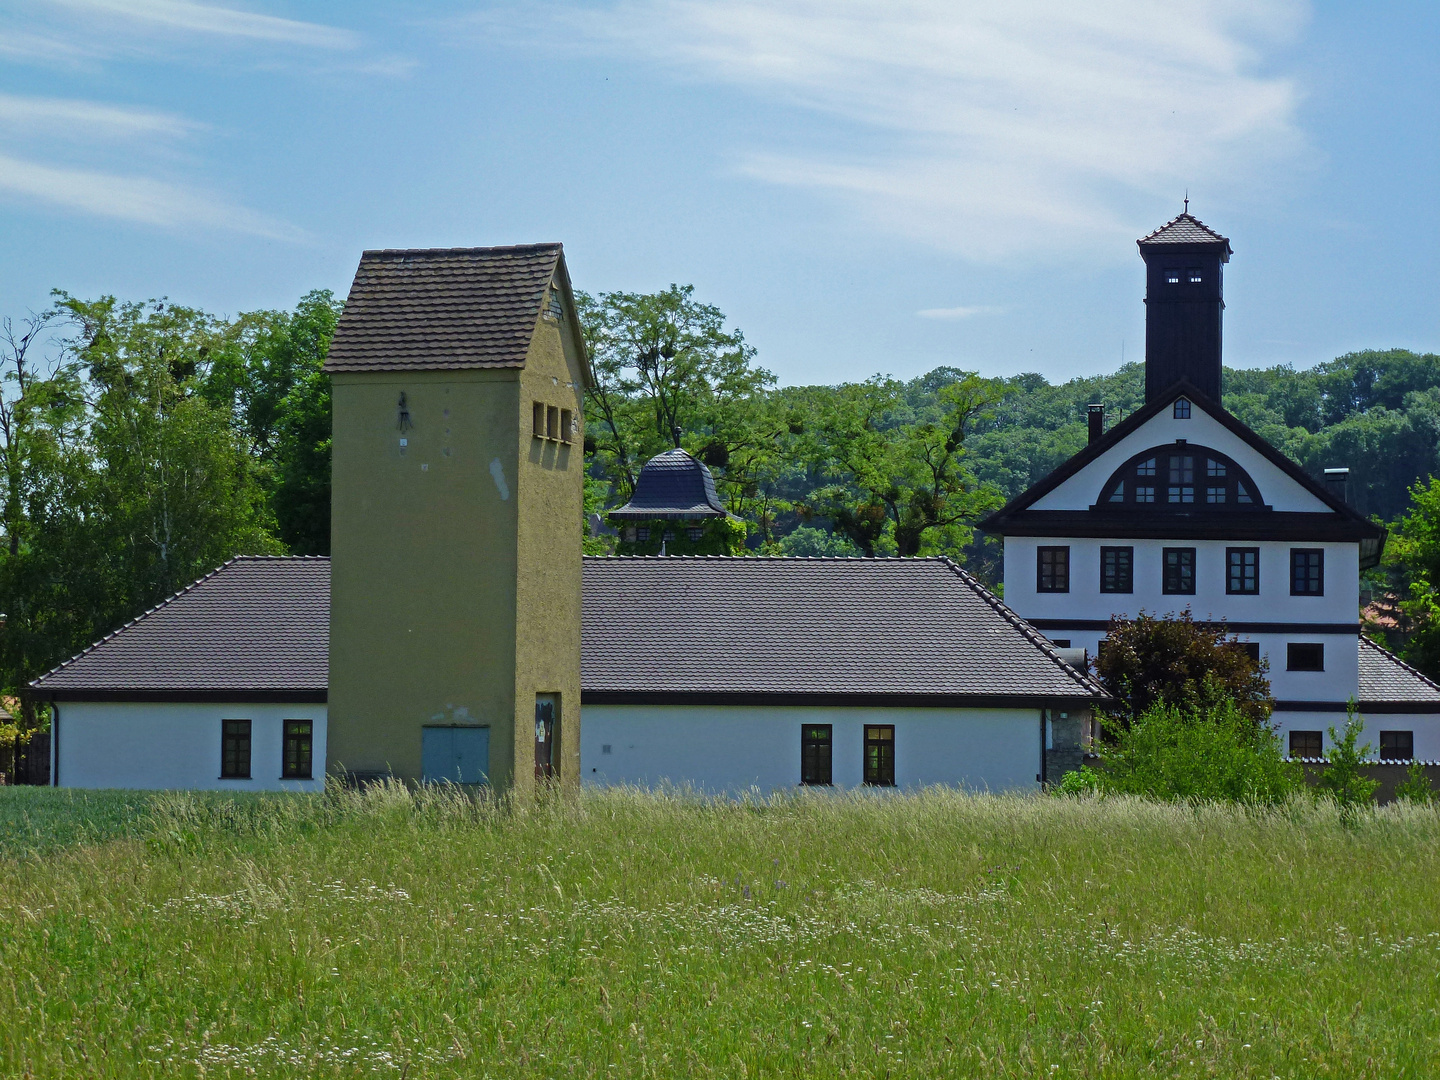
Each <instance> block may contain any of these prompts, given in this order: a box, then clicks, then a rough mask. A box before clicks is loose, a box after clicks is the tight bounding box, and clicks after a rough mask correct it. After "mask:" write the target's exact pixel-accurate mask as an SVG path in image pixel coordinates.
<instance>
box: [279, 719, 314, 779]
mask: <svg viewBox="0 0 1440 1080" xmlns="http://www.w3.org/2000/svg"><path fill="white" fill-rule="evenodd" d="M314 732H315V722H314V721H313V720H286V721H285V747H284V753H283V755H282V759H281V761H282V764H281V769H280V779H282V780H310V779H313V778H314V774H313V772H312V769H313V767H314V766H313V761H312V755H311V747H312V746H313V745H314V741H313V740H314Z"/></svg>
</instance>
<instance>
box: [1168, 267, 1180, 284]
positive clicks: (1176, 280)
mask: <svg viewBox="0 0 1440 1080" xmlns="http://www.w3.org/2000/svg"><path fill="white" fill-rule="evenodd" d="M1165 284H1166V285H1179V284H1180V270H1179V269H1178V268H1176V269H1174V270H1166V271H1165Z"/></svg>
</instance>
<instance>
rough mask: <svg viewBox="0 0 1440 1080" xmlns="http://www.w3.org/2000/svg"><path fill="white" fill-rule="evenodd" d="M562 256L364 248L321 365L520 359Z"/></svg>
mask: <svg viewBox="0 0 1440 1080" xmlns="http://www.w3.org/2000/svg"><path fill="white" fill-rule="evenodd" d="M562 260H563V253H562V250H561V246H560V245H559V244H526V245H522V246H518V247H492V248H434V249H415V250H385V251H367V252H365V253H364V254H363V255H362V256H361V257H360V268H359V269H358V270H356V271H355V281H354V284H352V285H351V286H350V296H349V298H348V299H347V300H346V301H345V311H344V313H343V314H342V315H341V316H340V323H339V325H338V326H336V327H335V336H334V338H333V339H332V340H331V342H330V352H329V354H328V356H327V357H326V360H325V370H326V371H332V372H334V371H416V370H438V369H455V368H507V367H509V368H518V367H524V366H525V355H526V352H527V350H528V349H529V347H530V338H531V336H532V335H533V334H534V332H535V323H536V320H537V319H538V318H539V317H540V304H541V301H542V300H543V298H544V296H545V290H546V288H547V286H548V285H549V284H550V282H551V280H552V279H553V278H554V277H555V274H556V268H557V264H560V265H563V264H562ZM561 277H562V280H564V271H563V269H562V270H561ZM565 299H566V303H567V308H568V309H569V310H571V311H573V308H574V304H573V301H572V300H571V298H570V297H566V298H565Z"/></svg>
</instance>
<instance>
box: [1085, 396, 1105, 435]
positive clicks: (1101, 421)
mask: <svg viewBox="0 0 1440 1080" xmlns="http://www.w3.org/2000/svg"><path fill="white" fill-rule="evenodd" d="M1085 412H1086V415H1087V418H1088V419H1089V421H1090V442H1094V441H1095V440H1096V439H1098V438H1100V436H1101V435H1104V434H1105V406H1104V405H1100V404H1095V405H1087V406H1086V407H1085Z"/></svg>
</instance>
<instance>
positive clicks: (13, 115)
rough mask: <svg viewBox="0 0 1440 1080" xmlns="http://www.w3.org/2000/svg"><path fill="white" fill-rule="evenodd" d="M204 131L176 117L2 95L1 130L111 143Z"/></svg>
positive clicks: (64, 99)
mask: <svg viewBox="0 0 1440 1080" xmlns="http://www.w3.org/2000/svg"><path fill="white" fill-rule="evenodd" d="M198 127H200V125H199V124H196V123H194V122H193V121H190V120H187V119H185V118H184V117H183V116H176V115H175V114H173V113H163V112H155V111H153V110H150V109H135V108H129V107H126V106H123V105H106V104H103V103H101V102H95V101H77V100H73V99H66V98H41V97H17V96H16V95H13V94H0V128H6V129H9V130H15V129H21V130H39V131H43V132H46V133H50V134H63V135H71V136H74V135H79V136H87V137H101V138H108V139H129V138H135V137H137V136H164V137H168V138H179V137H181V136H184V135H187V134H189V133H190V132H191V131H193V130H195V129H196V128H198Z"/></svg>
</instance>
